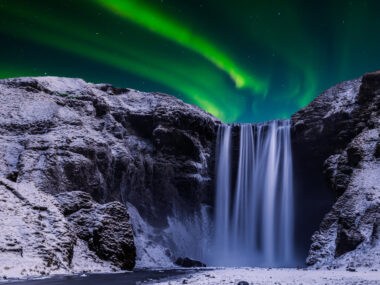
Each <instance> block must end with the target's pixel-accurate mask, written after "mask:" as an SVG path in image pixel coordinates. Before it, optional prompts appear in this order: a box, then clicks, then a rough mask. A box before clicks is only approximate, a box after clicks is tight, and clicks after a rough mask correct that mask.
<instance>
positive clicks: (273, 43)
mask: <svg viewBox="0 0 380 285" xmlns="http://www.w3.org/2000/svg"><path fill="white" fill-rule="evenodd" d="M377 69H380V1H376V0H374V1H332V0H328V1H301V0H300V1H283V0H281V1H268V0H266V1H254V0H247V1H238V0H234V1H221V0H219V1H217V0H214V1H198V0H192V1H179V0H151V1H138V0H75V1H68V0H65V1H52V0H46V1H43V0H33V1H31V0H25V1H21V0H8V1H7V0H0V78H7V77H17V76H36V75H55V76H66V77H80V78H83V79H85V80H87V81H91V82H96V83H100V82H107V83H111V84H114V85H116V86H119V87H129V88H133V89H138V90H142V91H160V92H164V93H168V94H171V95H174V96H177V97H178V98H181V99H183V100H184V101H185V102H188V103H192V104H196V105H198V106H200V107H201V108H203V109H205V110H206V111H209V112H210V113H212V114H214V115H215V116H217V117H218V118H220V119H221V120H223V121H224V122H256V121H264V120H270V119H277V118H289V116H290V115H291V114H292V113H294V112H295V111H297V110H298V109H299V108H301V107H304V106H305V105H307V104H308V103H309V102H310V101H311V100H312V99H313V98H315V96H316V95H318V94H319V93H320V92H322V91H323V90H325V89H326V88H328V87H330V86H331V85H333V84H336V83H338V82H341V81H344V80H348V79H352V78H355V77H359V76H360V75H362V74H363V73H365V72H367V71H374V70H377Z"/></svg>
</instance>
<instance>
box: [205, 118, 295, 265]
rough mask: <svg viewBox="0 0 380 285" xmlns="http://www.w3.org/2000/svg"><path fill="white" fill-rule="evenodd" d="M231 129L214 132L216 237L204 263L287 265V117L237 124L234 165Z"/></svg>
mask: <svg viewBox="0 0 380 285" xmlns="http://www.w3.org/2000/svg"><path fill="white" fill-rule="evenodd" d="M236 128H237V127H236V126H231V125H221V126H220V127H219V130H218V141H217V159H216V163H217V164H216V165H217V168H216V198H215V220H214V222H215V237H214V240H213V242H212V244H213V246H212V249H211V251H212V253H211V255H210V260H209V263H210V265H215V266H290V265H292V261H293V256H294V253H293V248H294V246H293V228H294V226H293V220H294V217H293V177H292V176H293V174H292V154H291V145H290V121H289V120H275V121H270V122H265V123H258V124H241V125H239V132H240V135H239V148H238V160H237V164H236V163H235V164H233V159H234V157H233V147H235V148H236V146H233V136H232V132H233V129H236ZM235 160H236V158H235ZM233 165H237V169H236V167H233ZM233 168H235V169H233ZM235 177H236V178H235Z"/></svg>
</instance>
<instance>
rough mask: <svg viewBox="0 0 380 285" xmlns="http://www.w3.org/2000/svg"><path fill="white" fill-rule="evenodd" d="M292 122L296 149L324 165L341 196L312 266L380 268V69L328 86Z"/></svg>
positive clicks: (315, 244)
mask: <svg viewBox="0 0 380 285" xmlns="http://www.w3.org/2000/svg"><path fill="white" fill-rule="evenodd" d="M292 121H293V125H294V129H293V143H294V147H293V149H294V150H295V152H296V153H297V152H298V157H302V159H303V160H305V162H304V163H307V162H306V161H309V163H311V164H313V165H314V171H316V172H318V171H320V172H321V171H322V169H323V171H324V174H325V178H326V180H327V182H328V186H329V188H330V190H331V192H332V193H333V194H334V196H335V200H336V201H335V204H334V205H333V206H332V209H331V210H330V211H329V212H328V213H327V214H326V215H325V217H324V218H323V220H322V223H321V225H320V227H319V229H318V230H317V231H316V232H315V233H314V235H313V237H312V245H311V247H310V251H309V256H308V258H307V264H308V265H312V266H314V267H316V268H320V267H327V268H337V267H348V268H357V267H367V268H375V269H380V230H379V229H380V159H379V156H378V155H376V153H377V147H378V145H379V142H380V71H379V72H374V73H368V74H365V75H364V76H363V77H362V78H360V79H357V80H352V81H348V82H343V83H340V84H338V85H336V86H334V87H332V88H330V89H328V90H327V91H325V92H324V93H322V94H321V95H320V96H318V97H317V98H316V99H315V100H314V101H313V102H312V103H310V104H309V105H308V106H307V107H305V108H304V109H302V110H300V111H299V112H297V113H296V114H294V115H293V117H292ZM309 179H310V177H309ZM310 180H312V179H310ZM312 183H313V182H312ZM320 190H321V189H320ZM304 191H310V189H304ZM321 192H322V191H321Z"/></svg>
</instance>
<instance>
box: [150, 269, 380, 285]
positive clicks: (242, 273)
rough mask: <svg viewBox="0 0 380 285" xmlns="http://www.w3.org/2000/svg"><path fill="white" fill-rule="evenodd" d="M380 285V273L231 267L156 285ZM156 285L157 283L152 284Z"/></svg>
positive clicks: (198, 273)
mask: <svg viewBox="0 0 380 285" xmlns="http://www.w3.org/2000/svg"><path fill="white" fill-rule="evenodd" d="M240 281H246V282H248V283H241V285H246V284H268V285H269V284H276V285H284V284H297V285H299V284H304V285H305V284H380V271H369V270H368V271H357V272H350V271H346V270H313V269H309V270H303V269H300V270H297V269H284V268H281V269H268V268H267V269H264V268H228V269H215V270H210V271H203V272H202V271H199V272H196V273H192V274H189V275H185V276H181V277H179V278H176V279H170V280H166V281H161V282H154V284H162V285H163V284H168V285H169V284H171V285H175V284H207V285H214V284H215V285H221V284H239V282H240ZM152 284H153V283H152Z"/></svg>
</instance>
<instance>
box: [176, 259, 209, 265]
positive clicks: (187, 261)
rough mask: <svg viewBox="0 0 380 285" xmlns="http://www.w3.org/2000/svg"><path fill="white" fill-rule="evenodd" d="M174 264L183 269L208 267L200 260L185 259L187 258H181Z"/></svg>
mask: <svg viewBox="0 0 380 285" xmlns="http://www.w3.org/2000/svg"><path fill="white" fill-rule="evenodd" d="M174 264H176V265H178V266H182V267H206V264H204V263H202V262H200V261H198V260H194V259H191V258H188V257H185V258H182V257H179V258H177V260H176V261H175V262H174Z"/></svg>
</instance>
